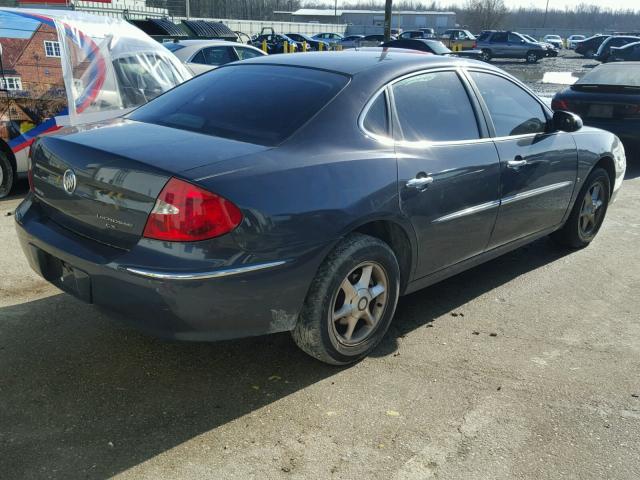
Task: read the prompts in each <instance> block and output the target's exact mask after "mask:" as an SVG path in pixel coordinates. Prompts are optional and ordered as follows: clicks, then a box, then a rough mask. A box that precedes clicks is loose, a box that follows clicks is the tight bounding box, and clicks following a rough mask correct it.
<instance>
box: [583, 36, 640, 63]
mask: <svg viewBox="0 0 640 480" xmlns="http://www.w3.org/2000/svg"><path fill="white" fill-rule="evenodd" d="M636 42H640V37H631V36H613V37H609V38H607V39H606V40H605V41H604V42H602V45H600V48H598V51H597V52H596V54H595V55H594V57H593V58H595V59H596V60H599V61H601V62H603V63H605V62H608V61H610V59H611V49H612V48H613V47H623V46H624V45H627V44H629V43H636Z"/></svg>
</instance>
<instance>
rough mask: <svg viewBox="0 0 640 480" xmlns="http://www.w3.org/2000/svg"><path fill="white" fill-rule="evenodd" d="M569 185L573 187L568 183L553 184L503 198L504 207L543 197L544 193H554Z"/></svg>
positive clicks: (571, 183)
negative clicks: (527, 199)
mask: <svg viewBox="0 0 640 480" xmlns="http://www.w3.org/2000/svg"><path fill="white" fill-rule="evenodd" d="M569 185H573V182H571V181H566V182H559V183H552V184H551V185H545V186H544V187H539V188H534V189H533V190H527V191H525V192H521V193H516V194H515V195H510V196H508V197H503V198H502V205H508V204H510V203H514V202H517V201H519V200H524V199H526V198H531V197H535V196H536V195H542V194H543V193H548V192H552V191H553V190H559V189H561V188H565V187H568V186H569Z"/></svg>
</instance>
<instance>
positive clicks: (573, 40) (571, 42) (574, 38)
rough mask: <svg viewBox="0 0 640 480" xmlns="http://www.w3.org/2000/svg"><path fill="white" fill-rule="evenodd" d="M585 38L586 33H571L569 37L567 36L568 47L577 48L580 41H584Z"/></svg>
mask: <svg viewBox="0 0 640 480" xmlns="http://www.w3.org/2000/svg"><path fill="white" fill-rule="evenodd" d="M585 38H587V37H585V36H584V35H571V36H570V37H569V38H567V48H569V49H571V50H575V48H576V46H577V45H578V43H579V42H581V41H583V40H584V39H585Z"/></svg>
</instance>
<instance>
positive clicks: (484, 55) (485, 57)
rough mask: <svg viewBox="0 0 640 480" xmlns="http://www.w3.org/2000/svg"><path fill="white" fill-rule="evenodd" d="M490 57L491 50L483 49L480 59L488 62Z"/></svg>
mask: <svg viewBox="0 0 640 480" xmlns="http://www.w3.org/2000/svg"><path fill="white" fill-rule="evenodd" d="M492 58H493V55H492V54H491V50H487V49H483V50H482V54H481V55H480V59H481V60H482V61H483V62H490V61H491V59H492Z"/></svg>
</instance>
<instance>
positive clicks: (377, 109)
mask: <svg viewBox="0 0 640 480" xmlns="http://www.w3.org/2000/svg"><path fill="white" fill-rule="evenodd" d="M363 127H364V129H365V130H366V131H367V132H369V133H373V134H374V135H380V136H383V137H387V136H389V117H388V114H387V101H386V96H385V94H384V93H381V94H380V95H378V97H377V98H376V99H375V100H374V101H373V103H372V104H371V107H369V111H368V112H367V114H366V116H365V118H364V122H363Z"/></svg>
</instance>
